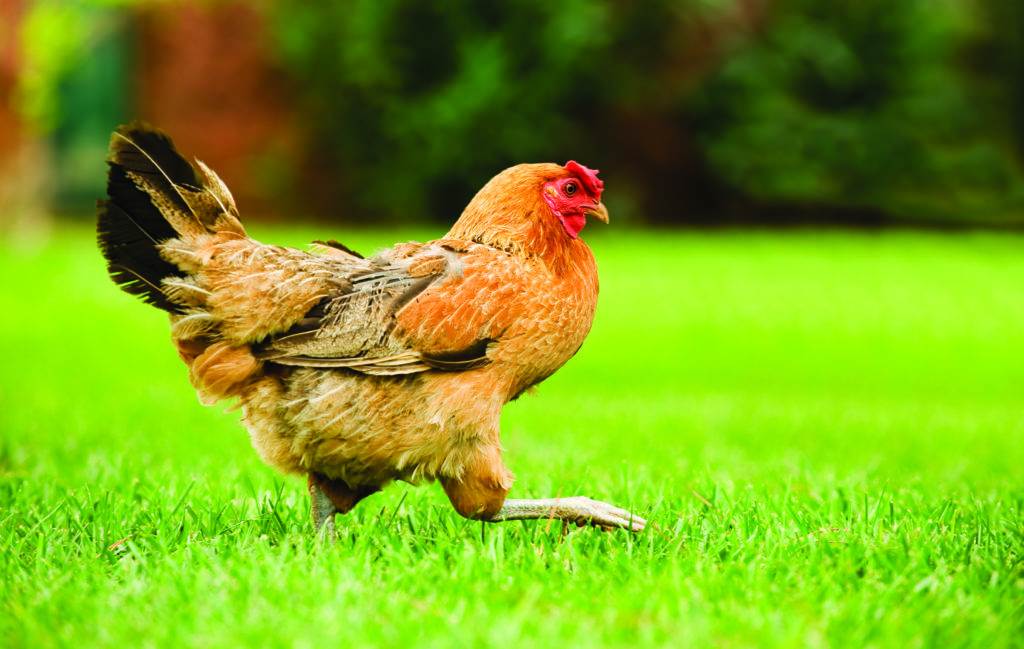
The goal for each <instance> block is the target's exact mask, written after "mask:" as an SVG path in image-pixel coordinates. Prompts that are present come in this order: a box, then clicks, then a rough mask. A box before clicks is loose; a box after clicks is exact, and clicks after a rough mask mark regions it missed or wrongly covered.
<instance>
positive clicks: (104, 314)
mask: <svg viewBox="0 0 1024 649" xmlns="http://www.w3.org/2000/svg"><path fill="white" fill-rule="evenodd" d="M594 230H598V229H597V228H594ZM59 231H60V233H59V234H58V235H57V236H56V238H55V239H54V240H53V241H52V242H50V243H49V244H47V245H46V246H45V247H43V248H41V249H26V248H24V247H17V246H13V245H3V244H0V278H2V288H0V314H3V317H2V319H0V357H2V359H3V361H2V363H0V604H2V610H0V638H3V640H2V641H0V644H3V645H5V646H14V647H47V646H69V645H86V646H88V645H95V646H110V647H134V646H168V647H200V646H202V647H211V646H246V645H252V646H295V647H310V648H316V649H323V648H324V647H333V646H340V647H363V646H380V647H388V646H399V645H400V644H415V646H424V647H431V646H450V645H456V646H481V645H499V646H506V647H521V646H543V645H548V646H559V647H583V646H595V647H597V646H636V645H639V646H659V645H661V646H694V647H703V646H708V645H709V644H710V645H714V646H778V647H798V646H848V647H865V646H879V647H881V646H885V647H921V646H935V647H959V646H972V647H984V648H986V649H988V648H991V647H1000V646H1013V645H1017V646H1020V645H1022V644H1024V610H1022V605H1024V512H1022V508H1024V448H1022V440H1024V238H1021V237H1013V236H997V235H965V234H958V235H940V234H920V233H903V232H894V233H886V234H862V233H843V232H825V233H818V232H792V233H783V234H771V233H734V232H723V233H707V234H706V233H688V234H672V233H637V232H629V231H622V230H621V229H619V230H616V229H615V228H608V229H606V230H603V231H596V232H593V233H592V234H593V235H594V236H592V238H591V240H592V245H593V247H594V249H595V252H596V255H597V257H598V262H599V264H600V267H601V283H602V289H601V302H600V305H599V308H598V317H597V320H596V322H595V325H594V330H593V333H592V334H591V336H590V338H589V340H588V341H587V343H586V345H584V347H583V349H582V351H581V352H580V353H579V354H578V355H577V356H576V358H574V359H573V360H572V361H571V362H570V363H569V364H568V365H567V366H566V367H565V368H564V369H563V370H562V371H561V372H559V373H558V374H556V375H555V376H554V377H552V378H551V379H550V380H548V381H547V382H546V383H544V384H543V385H541V386H540V388H539V389H538V391H537V393H536V394H535V395H532V396H528V397H524V398H523V399H521V400H519V401H518V402H516V403H514V404H511V405H509V406H508V407H507V409H506V411H505V414H504V416H503V422H502V423H503V430H504V433H503V439H504V441H505V445H506V448H507V459H508V462H509V464H510V466H511V467H512V468H513V470H514V471H516V473H517V475H518V481H517V483H516V486H515V487H514V489H513V495H514V496H518V497H529V496H552V495H573V494H583V495H589V496H592V497H595V498H600V499H607V500H610V501H613V502H615V503H618V504H622V505H625V506H628V507H631V508H635V511H637V512H638V513H640V514H641V515H643V516H645V517H647V518H648V520H649V521H651V524H650V525H649V527H648V529H647V531H646V532H644V533H642V534H640V535H636V536H633V535H630V534H627V533H621V532H620V533H608V534H605V533H601V532H598V531H595V530H590V529H580V530H573V531H572V532H570V533H569V534H568V536H566V537H565V538H562V537H561V534H560V528H559V526H558V525H551V524H547V523H545V522H543V521H540V522H520V523H511V524H504V525H497V526H486V527H483V526H482V525H481V524H480V523H473V522H469V521H466V520H463V519H461V518H459V517H458V516H457V515H456V514H455V513H454V512H453V511H452V510H451V509H450V507H449V506H448V503H447V500H446V499H445V498H444V495H443V494H442V493H441V490H440V489H439V488H438V487H437V486H436V485H424V486H421V487H410V486H407V485H404V484H399V485H395V486H393V487H391V488H389V489H388V490H386V491H385V492H384V493H382V494H379V495H376V496H374V497H372V498H370V499H368V500H367V501H366V502H364V503H363V504H362V505H360V506H359V508H357V510H356V511H355V512H353V513H352V514H351V515H349V516H348V517H346V518H342V519H339V527H340V542H339V543H337V544H336V545H334V546H333V547H324V546H321V545H318V544H317V543H316V542H315V540H314V538H313V535H312V534H311V531H310V524H309V522H308V505H307V500H306V493H305V486H304V483H302V482H300V481H299V480H297V479H294V478H285V477H281V476H279V475H277V474H275V473H274V472H273V471H272V470H271V469H269V468H266V467H265V466H263V465H262V464H261V463H260V461H259V460H258V459H257V457H256V455H255V453H254V452H253V451H252V450H251V449H250V448H249V443H248V439H247V437H246V434H245V432H244V431H243V429H242V428H241V427H240V426H239V424H238V417H239V416H238V413H231V412H226V411H225V410H226V409H225V408H224V407H216V408H203V407H201V406H200V405H199V404H198V402H197V400H196V398H195V395H194V393H193V392H192V390H191V388H190V386H189V383H188V380H187V378H186V373H185V370H184V368H183V367H182V366H181V365H180V363H179V361H178V359H177V357H176V355H175V353H174V351H173V350H172V348H171V346H170V344H169V343H168V332H167V325H166V321H165V317H164V315H163V314H162V313H160V312H158V311H156V310H155V309H152V308H150V307H148V306H145V305H143V304H141V303H137V302H136V301H135V300H133V299H132V298H130V297H129V296H127V295H124V294H122V293H121V292H119V291H117V290H116V289H115V288H114V287H113V285H112V284H111V283H110V282H109V281H108V280H107V278H106V276H105V274H104V271H103V268H102V263H101V259H100V257H99V254H98V253H97V252H96V250H95V249H94V245H93V241H92V234H91V232H89V231H88V230H86V229H84V228H80V227H76V228H70V229H68V228H66V227H62V228H59ZM588 233H591V231H590V230H588ZM254 234H255V235H256V236H257V237H258V238H260V239H262V240H266V241H278V242H285V243H291V244H298V243H300V242H302V241H304V240H308V239H309V238H312V237H313V236H314V233H313V232H312V231H310V232H298V231H294V230H292V231H288V232H282V231H276V230H272V229H267V228H265V227H264V228H259V227H257V228H254ZM317 234H319V235H321V236H324V235H327V236H335V237H337V238H339V239H343V240H346V241H348V242H350V243H352V244H354V245H355V246H357V247H361V248H364V249H367V250H372V249H373V248H374V246H381V245H384V244H386V243H388V242H389V241H390V240H391V239H393V238H395V236H396V235H395V233H374V234H366V233H363V234H359V235H356V236H346V235H345V233H344V232H339V231H336V232H330V231H325V230H324V229H321V230H320V231H319V232H318V233H317Z"/></svg>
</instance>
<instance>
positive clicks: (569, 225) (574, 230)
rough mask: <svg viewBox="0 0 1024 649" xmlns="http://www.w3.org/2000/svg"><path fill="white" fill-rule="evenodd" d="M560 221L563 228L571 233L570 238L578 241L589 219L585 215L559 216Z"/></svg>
mask: <svg viewBox="0 0 1024 649" xmlns="http://www.w3.org/2000/svg"><path fill="white" fill-rule="evenodd" d="M558 220H560V221H561V222H562V227H564V228H565V231H566V232H568V233H569V236H570V237H572V238H573V239H576V238H578V237H579V236H580V231H581V230H583V226H584V225H586V224H587V217H586V216H585V215H583V214H570V215H569V216H559V217H558Z"/></svg>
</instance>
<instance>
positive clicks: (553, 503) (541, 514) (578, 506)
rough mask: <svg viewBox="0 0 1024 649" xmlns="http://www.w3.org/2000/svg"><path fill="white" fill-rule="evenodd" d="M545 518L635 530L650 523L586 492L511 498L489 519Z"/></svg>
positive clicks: (605, 527) (496, 520)
mask: <svg viewBox="0 0 1024 649" xmlns="http://www.w3.org/2000/svg"><path fill="white" fill-rule="evenodd" d="M542 518H548V519H557V520H561V521H565V522H568V523H575V524H577V525H594V526H595V527H600V528H602V529H606V530H610V529H614V528H617V527H618V528H623V529H627V530H631V531H633V532H641V531H643V529H644V527H645V526H646V525H647V521H645V520H644V519H642V518H640V517H639V516H637V515H635V514H632V513H631V512H629V511H627V510H625V509H622V508H621V507H616V506H615V505H612V504H610V503H606V502H601V501H600V500H592V499H590V498H587V497H586V496H574V497H571V498H525V499H508V500H506V501H505V502H504V503H503V504H502V506H501V509H499V510H498V511H497V512H496V513H495V514H493V515H492V516H491V518H489V519H488V520H489V521H490V522H501V521H515V520H528V519H542Z"/></svg>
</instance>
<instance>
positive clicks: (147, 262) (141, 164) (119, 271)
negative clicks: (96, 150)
mask: <svg viewBox="0 0 1024 649" xmlns="http://www.w3.org/2000/svg"><path fill="white" fill-rule="evenodd" d="M108 164H109V167H110V168H109V171H108V175H107V196H108V200H105V201H99V202H98V203H97V208H98V216H99V219H98V223H97V238H98V240H99V245H100V249H101V250H102V251H103V256H104V257H105V258H106V260H107V270H108V272H109V273H110V277H111V279H113V280H114V282H116V283H117V284H118V285H119V286H120V287H121V288H122V289H123V290H125V291H126V292H128V293H131V294H133V295H138V296H140V297H142V299H143V300H145V301H146V302H148V303H149V304H152V305H154V306H157V307H159V308H161V309H164V310H165V311H170V312H172V313H176V312H180V310H181V308H180V307H179V306H178V305H176V304H174V303H173V302H171V301H170V300H168V299H167V296H166V295H164V293H163V290H162V288H161V280H163V279H164V278H165V277H173V276H181V275H182V273H181V271H180V270H179V269H178V268H177V267H175V266H174V265H173V264H171V263H169V262H167V261H166V260H164V259H163V258H162V257H161V256H160V253H159V251H158V250H157V245H159V244H160V243H162V242H163V241H166V240H167V239H170V238H173V237H176V236H178V232H176V231H175V230H174V228H173V227H172V226H171V224H170V223H169V222H168V221H167V219H165V218H164V216H163V214H161V213H160V210H159V209H158V207H157V206H156V205H154V204H153V200H152V198H151V197H150V196H149V194H147V193H146V192H144V191H142V190H141V189H139V188H138V187H137V186H136V183H135V182H133V181H132V180H131V178H129V177H128V172H131V173H133V174H136V175H138V176H141V177H143V178H145V179H147V180H149V181H150V184H151V185H152V186H154V187H158V188H160V193H161V195H162V197H163V198H165V199H166V200H167V201H169V202H170V203H171V204H173V205H174V206H175V207H177V208H179V209H181V210H182V211H188V209H189V208H188V205H187V203H186V202H185V200H184V199H183V198H182V197H181V196H180V195H179V194H178V193H177V191H176V190H175V189H174V187H173V184H178V185H185V186H189V187H195V186H197V185H198V184H199V181H198V179H197V178H196V172H195V170H194V169H193V167H192V165H191V164H189V163H188V161H187V160H185V159H184V158H183V157H182V156H181V155H180V154H179V153H178V152H177V150H175V148H174V144H173V143H172V142H171V140H170V138H168V137H167V136H166V135H164V134H163V133H161V132H159V131H156V130H154V129H152V128H151V127H148V126H146V125H144V124H141V123H133V124H130V125H128V126H122V127H120V128H118V129H117V131H116V132H115V133H114V136H113V137H112V138H111V142H110V158H109V159H108ZM168 181H169V182H168ZM172 183H173V184H172Z"/></svg>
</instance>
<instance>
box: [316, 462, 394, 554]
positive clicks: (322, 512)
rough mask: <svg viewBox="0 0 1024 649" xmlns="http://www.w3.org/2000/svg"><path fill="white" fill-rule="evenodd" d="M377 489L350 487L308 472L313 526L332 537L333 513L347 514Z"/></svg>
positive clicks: (339, 481) (377, 489)
mask: <svg viewBox="0 0 1024 649" xmlns="http://www.w3.org/2000/svg"><path fill="white" fill-rule="evenodd" d="M377 491H379V488H378V487H355V488H353V487H350V486H348V485H347V484H346V483H345V482H343V481H341V480H332V479H331V478H328V477H327V476H325V475H322V474H319V473H310V474H309V503H310V513H311V514H312V517H313V528H314V529H315V530H316V531H317V533H319V534H321V535H323V536H326V537H327V538H329V539H334V537H335V534H336V531H335V527H334V515H335V514H347V513H348V512H350V511H352V508H353V507H355V506H356V503H358V502H359V501H360V500H362V499H363V498H366V497H367V496H369V495H370V494H373V493H376V492H377Z"/></svg>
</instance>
